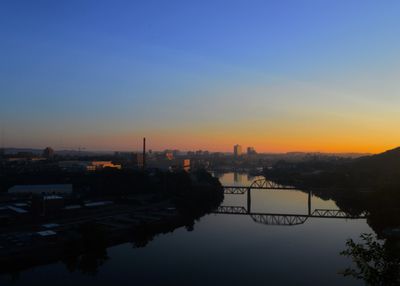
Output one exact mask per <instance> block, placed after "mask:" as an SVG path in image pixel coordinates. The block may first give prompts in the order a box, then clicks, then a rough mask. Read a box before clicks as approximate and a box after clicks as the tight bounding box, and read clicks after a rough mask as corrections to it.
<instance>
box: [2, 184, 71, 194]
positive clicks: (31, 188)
mask: <svg viewBox="0 0 400 286" xmlns="http://www.w3.org/2000/svg"><path fill="white" fill-rule="evenodd" d="M8 193H9V194H14V195H56V194H57V195H69V194H71V193H72V185H71V184H58V185H16V186H13V187H11V188H10V189H8Z"/></svg>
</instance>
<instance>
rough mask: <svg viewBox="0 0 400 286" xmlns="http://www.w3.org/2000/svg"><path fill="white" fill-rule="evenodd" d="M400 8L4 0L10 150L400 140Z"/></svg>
mask: <svg viewBox="0 0 400 286" xmlns="http://www.w3.org/2000/svg"><path fill="white" fill-rule="evenodd" d="M399 13H400V2H399V1H394V0H393V1H391V0H387V1H376V0H374V1H369V0H359V1H356V0H335V1H334V0H292V1H290V0H276V1H272V0H270V1H267V0H262V1H258V0H241V1H238V0H227V1H220V0H202V1H174V0H168V1H162V0H159V1H152V0H146V1H118V0H113V1H111V0H110V1H104V0H93V1H89V0H79V1H75V0H68V1H61V0H60V1H52V0H49V1H43V0H37V1H31V0H26V1H21V0H10V1H9V0H0V39H1V40H0V128H1V130H2V132H1V134H2V135H1V142H2V145H3V146H7V147H34V148H44V147H46V146H52V147H53V148H55V149H77V148H78V147H81V148H86V149H90V150H137V149H139V148H140V144H141V138H142V137H144V136H145V137H146V138H147V140H148V144H149V145H150V146H149V147H150V148H151V149H153V150H163V149H167V148H174V149H180V150H197V149H202V150H210V151H232V148H233V145H234V144H241V145H243V146H244V147H246V146H254V147H255V148H256V150H257V151H259V152H287V151H319V152H371V153H377V152H382V151H384V150H387V149H391V148H394V147H397V146H398V145H400V132H398V128H399V126H400V108H399V107H400V84H399V83H400V81H399V80H400V57H399V51H400V37H399V33H400V17H399Z"/></svg>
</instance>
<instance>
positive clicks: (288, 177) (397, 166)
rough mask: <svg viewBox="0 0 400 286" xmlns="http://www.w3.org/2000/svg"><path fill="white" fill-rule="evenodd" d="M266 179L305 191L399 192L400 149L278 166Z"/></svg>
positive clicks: (281, 163)
mask: <svg viewBox="0 0 400 286" xmlns="http://www.w3.org/2000/svg"><path fill="white" fill-rule="evenodd" d="M266 175H267V177H269V178H273V179H277V180H279V181H283V182H285V181H286V182H287V183H292V184H294V185H298V186H305V187H330V188H336V187H337V188H351V189H357V188H371V189H377V188H390V189H393V190H394V189H396V190H397V189H399V191H400V147H399V148H395V149H392V150H388V151H386V152H384V153H381V154H377V155H370V156H363V157H360V158H355V159H346V160H338V161H321V160H308V161H304V162H299V163H290V162H279V163H277V164H276V165H275V166H274V168H273V169H272V170H266Z"/></svg>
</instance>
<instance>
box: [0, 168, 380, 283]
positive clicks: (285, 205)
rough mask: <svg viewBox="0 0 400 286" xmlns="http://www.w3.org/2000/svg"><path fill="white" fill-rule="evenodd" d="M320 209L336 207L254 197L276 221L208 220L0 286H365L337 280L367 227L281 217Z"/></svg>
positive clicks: (269, 195)
mask: <svg viewBox="0 0 400 286" xmlns="http://www.w3.org/2000/svg"><path fill="white" fill-rule="evenodd" d="M219 179H220V181H221V182H222V183H223V184H224V185H250V184H251V183H252V182H253V181H254V180H255V179H257V178H254V177H248V175H247V174H234V173H226V174H222V175H220V176H219ZM247 199H248V196H247V195H246V194H244V195H226V196H225V200H224V202H223V206H230V207H231V206H235V207H239V209H243V210H246V208H247V207H248V206H249V205H248V201H247ZM309 206H310V207H311V210H309ZM315 209H329V210H337V209H338V207H337V206H336V204H335V203H334V202H333V201H331V200H327V201H324V200H322V199H320V198H318V197H316V196H311V197H309V194H307V193H304V192H301V191H297V190H252V192H251V213H255V214H273V215H272V216H271V215H270V216H264V217H263V216H261V215H260V216H258V217H257V216H251V215H247V214H241V215H238V214H209V215H206V216H204V217H202V218H201V219H200V220H199V221H197V222H196V224H195V225H194V229H193V230H190V231H189V230H187V229H186V228H183V227H182V228H179V229H176V230H175V231H174V232H172V233H167V234H161V235H158V236H157V237H156V238H155V239H154V240H153V241H151V242H150V243H149V244H148V245H147V246H146V247H143V248H134V247H133V246H132V244H131V243H125V244H121V245H118V246H114V247H110V248H108V249H107V251H106V253H105V256H104V259H103V262H102V263H99V264H98V265H91V267H89V269H88V268H83V269H82V268H79V267H78V268H77V269H72V268H68V267H67V266H66V264H64V263H62V262H58V263H55V264H51V265H46V266H40V267H36V268H33V269H29V270H25V271H23V272H20V273H15V274H12V275H11V274H7V275H2V276H0V285H24V286H27V285H41V286H46V285H113V284H114V285H246V286H248V285H363V283H362V282H361V281H357V280H354V279H353V278H347V277H343V276H342V275H340V274H338V272H340V271H341V270H343V269H344V268H346V267H348V266H349V265H351V261H350V260H349V259H348V258H346V257H343V256H341V255H340V254H339V253H340V251H342V250H343V249H344V248H345V242H346V239H348V238H353V239H357V238H358V237H359V235H360V234H361V233H372V232H373V231H372V229H371V228H370V227H369V226H368V224H367V223H366V220H365V219H354V220H353V219H343V218H341V219H338V218H313V217H309V218H306V219H300V220H296V218H295V217H294V218H293V217H286V219H294V221H295V222H296V223H295V224H294V225H287V221H285V219H284V218H282V217H280V216H279V214H286V215H287V214H299V215H307V213H308V212H309V211H311V212H313V211H314V210H315ZM285 224H286V225H285Z"/></svg>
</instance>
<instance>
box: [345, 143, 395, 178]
mask: <svg viewBox="0 0 400 286" xmlns="http://www.w3.org/2000/svg"><path fill="white" fill-rule="evenodd" d="M352 165H353V167H355V168H362V169H363V170H374V171H377V172H392V171H397V170H399V169H400V147H397V148H395V149H392V150H388V151H386V152H383V153H380V154H377V155H372V156H364V157H361V158H358V159H355V160H354V162H352Z"/></svg>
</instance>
